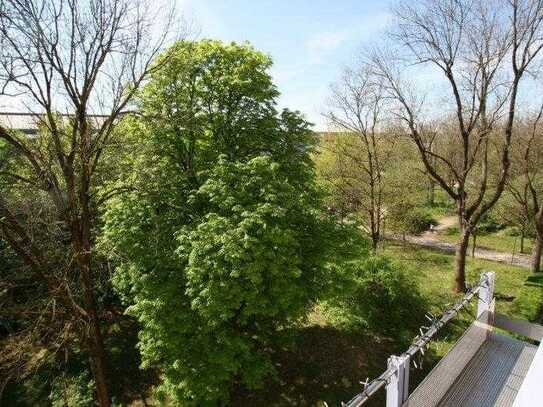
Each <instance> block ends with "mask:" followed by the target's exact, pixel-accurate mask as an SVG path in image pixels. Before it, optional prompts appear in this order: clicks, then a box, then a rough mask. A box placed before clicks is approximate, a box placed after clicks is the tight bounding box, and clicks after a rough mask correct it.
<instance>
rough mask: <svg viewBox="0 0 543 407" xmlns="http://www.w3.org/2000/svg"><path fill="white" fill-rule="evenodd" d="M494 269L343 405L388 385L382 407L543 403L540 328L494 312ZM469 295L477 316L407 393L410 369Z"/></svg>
mask: <svg viewBox="0 0 543 407" xmlns="http://www.w3.org/2000/svg"><path fill="white" fill-rule="evenodd" d="M494 279H495V275H494V273H484V274H482V276H481V280H480V282H479V284H478V285H477V286H476V287H474V288H472V289H471V290H469V291H468V293H467V294H466V295H465V296H464V297H463V298H462V300H461V301H459V302H458V303H456V304H455V305H454V306H453V307H452V308H450V309H449V310H447V311H445V312H444V313H443V315H442V316H441V317H439V318H434V317H432V318H430V319H431V324H430V326H429V327H427V328H425V330H422V331H421V335H420V336H418V337H417V338H415V340H414V342H413V344H412V345H411V347H410V348H409V349H408V350H407V351H406V352H404V353H403V354H402V355H399V356H391V357H390V358H389V359H388V368H387V369H386V371H385V372H383V374H382V375H381V376H379V377H378V378H376V379H375V380H373V381H372V382H369V383H367V384H366V385H365V387H364V389H363V391H362V392H361V393H359V394H357V395H356V396H355V397H354V398H353V399H352V400H351V401H349V402H348V403H343V406H345V407H357V406H363V405H364V404H365V403H366V401H368V400H369V399H370V398H371V397H372V396H373V395H374V394H375V393H376V392H377V391H379V390H380V389H382V388H385V389H386V407H438V406H439V407H493V406H500V407H511V406H513V407H543V346H541V345H540V343H541V339H542V338H543V326H541V325H537V324H533V323H530V322H528V321H524V320H512V319H509V318H507V317H505V316H503V315H501V314H498V313H496V312H495V299H494ZM473 298H477V299H478V304H477V315H476V319H475V320H474V321H473V323H472V324H471V325H470V326H469V327H468V329H467V330H466V331H465V332H464V334H463V335H462V337H461V338H460V339H459V340H458V341H457V343H456V344H455V345H454V346H453V348H452V349H451V350H450V351H449V352H448V353H447V354H446V355H445V356H444V357H443V358H442V359H441V360H440V362H439V363H438V364H437V365H436V366H435V367H434V368H433V369H432V371H431V372H430V373H429V374H428V376H427V377H426V378H425V379H424V380H423V381H422V382H421V383H420V384H419V386H418V387H417V388H416V389H415V390H414V391H412V392H411V393H409V369H410V365H411V363H412V362H413V361H414V360H415V357H416V356H417V354H419V353H421V352H422V353H423V352H424V349H425V348H426V347H427V345H428V343H429V342H430V341H431V340H432V338H433V337H434V336H435V335H436V334H437V332H438V331H439V330H440V329H441V328H442V327H443V326H444V325H446V324H447V323H448V322H449V321H450V320H452V319H453V318H454V317H455V316H456V315H457V314H458V313H459V312H460V310H462V309H463V308H464V307H465V306H466V305H467V304H468V303H469V302H470V301H471V300H472V299H473Z"/></svg>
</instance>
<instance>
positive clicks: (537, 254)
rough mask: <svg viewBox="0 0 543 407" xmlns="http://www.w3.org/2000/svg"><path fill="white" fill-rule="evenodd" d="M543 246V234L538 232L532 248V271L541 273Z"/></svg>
mask: <svg viewBox="0 0 543 407" xmlns="http://www.w3.org/2000/svg"><path fill="white" fill-rule="evenodd" d="M542 246H543V239H542V236H541V235H540V234H539V233H538V234H537V236H536V238H535V241H534V248H533V250H532V271H533V272H534V273H539V272H540V271H541V248H542Z"/></svg>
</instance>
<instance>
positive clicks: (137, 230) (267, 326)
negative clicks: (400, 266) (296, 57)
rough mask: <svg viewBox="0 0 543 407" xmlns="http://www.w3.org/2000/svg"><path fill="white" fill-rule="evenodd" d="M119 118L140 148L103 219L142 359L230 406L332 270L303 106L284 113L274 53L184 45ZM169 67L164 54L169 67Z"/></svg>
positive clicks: (190, 395) (187, 390)
mask: <svg viewBox="0 0 543 407" xmlns="http://www.w3.org/2000/svg"><path fill="white" fill-rule="evenodd" d="M161 58H163V59H166V62H165V63H164V67H163V69H161V70H159V71H157V72H156V73H155V75H154V76H153V78H152V80H151V81H150V82H149V84H148V85H147V86H146V87H145V88H144V90H143V92H142V93H141V95H140V100H139V103H140V105H141V107H142V112H143V115H142V117H138V118H134V117H132V118H127V119H126V121H125V123H124V124H123V126H124V130H125V133H126V137H127V142H131V143H133V145H134V149H133V152H132V154H131V155H130V156H127V157H125V159H124V162H125V164H124V168H125V171H126V176H125V177H124V180H123V182H122V185H120V186H119V188H125V189H127V190H129V191H130V192H128V193H126V194H124V195H122V196H118V197H117V198H116V199H114V200H112V201H111V204H110V206H109V209H108V211H107V213H106V214H105V227H104V234H103V236H104V238H103V246H102V247H104V248H108V249H112V252H114V253H115V254H116V255H117V260H118V263H119V268H118V271H117V274H116V277H115V280H116V286H117V288H118V289H119V291H120V292H121V293H122V294H123V296H124V298H125V300H126V301H127V303H128V304H129V305H131V306H130V307H129V312H130V313H132V314H133V315H135V316H136V317H137V318H138V319H139V321H140V323H141V326H142V331H141V333H140V343H139V347H140V350H141V353H142V357H143V363H144V366H147V367H149V366H156V367H158V368H159V369H160V371H161V372H162V373H163V376H162V377H163V380H162V384H161V385H160V387H159V393H162V394H163V395H164V396H165V397H167V398H168V399H169V400H172V401H174V402H179V403H187V402H189V403H190V402H193V403H195V404H198V405H202V404H215V403H216V402H217V400H226V399H227V398H228V394H229V389H230V387H231V386H232V385H233V384H234V383H235V382H241V383H242V384H244V385H245V386H248V387H255V386H258V385H259V384H261V383H262V381H263V379H264V377H265V376H266V375H268V374H270V373H273V366H272V364H271V362H270V359H269V351H268V350H269V346H270V345H271V344H272V343H273V342H275V341H278V340H281V338H282V335H281V332H286V331H288V328H289V327H290V326H291V325H292V323H294V322H296V321H297V320H299V319H300V318H302V317H303V316H304V314H305V311H306V310H307V309H308V307H309V306H310V305H311V304H312V301H313V300H315V299H316V297H317V295H318V293H320V292H322V290H321V289H320V287H322V286H323V285H324V284H326V281H327V280H329V277H327V275H326V270H327V269H329V257H330V256H329V253H330V252H331V251H332V250H333V248H332V245H329V244H328V243H327V242H328V240H329V239H331V238H332V237H333V236H334V234H333V232H334V229H333V228H334V225H333V223H331V222H328V221H327V217H326V216H325V214H324V213H323V212H322V211H321V209H320V208H321V202H320V194H319V192H318V190H317V188H316V186H315V182H314V170H313V166H312V164H311V159H310V153H311V151H312V146H313V143H314V142H313V134H312V132H311V131H310V130H309V124H308V123H307V122H305V121H304V120H303V118H301V117H300V116H299V114H298V113H295V112H290V111H283V112H281V113H279V112H278V111H277V110H276V109H275V98H276V96H277V94H278V93H277V91H276V89H275V87H274V86H273V83H272V81H271V78H270V76H269V73H268V68H269V67H270V65H271V61H270V59H269V58H268V57H267V56H265V55H263V54H262V53H260V52H257V51H255V50H254V49H252V48H251V47H250V46H249V45H247V44H243V45H238V44H228V45H225V44H222V43H220V42H218V41H201V42H194V43H193V42H181V43H178V44H176V45H174V46H173V47H172V48H171V49H170V50H168V51H167V52H166V54H164V55H163V56H162V57H161ZM161 63H162V62H161Z"/></svg>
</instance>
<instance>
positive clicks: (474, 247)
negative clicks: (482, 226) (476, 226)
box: [471, 233, 477, 257]
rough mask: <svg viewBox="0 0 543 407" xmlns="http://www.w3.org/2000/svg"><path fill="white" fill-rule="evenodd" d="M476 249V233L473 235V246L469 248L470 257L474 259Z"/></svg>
mask: <svg viewBox="0 0 543 407" xmlns="http://www.w3.org/2000/svg"><path fill="white" fill-rule="evenodd" d="M476 248H477V233H473V245H472V246H471V257H475V249H476Z"/></svg>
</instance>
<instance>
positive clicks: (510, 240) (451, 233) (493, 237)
mask: <svg viewBox="0 0 543 407" xmlns="http://www.w3.org/2000/svg"><path fill="white" fill-rule="evenodd" d="M458 237H459V234H458V231H457V230H444V231H442V232H440V233H439V238H440V239H441V240H444V241H447V242H450V243H456V242H457V241H458ZM472 244H473V239H471V240H470V250H471V245H472ZM476 245H477V247H481V248H485V249H490V250H496V251H499V252H504V253H513V252H514V253H515V254H518V253H519V252H520V237H519V236H509V235H506V234H504V233H503V232H497V233H488V234H481V235H478V236H477V242H476ZM532 245H533V239H530V238H525V239H524V251H523V253H524V254H529V253H531V251H532Z"/></svg>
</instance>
